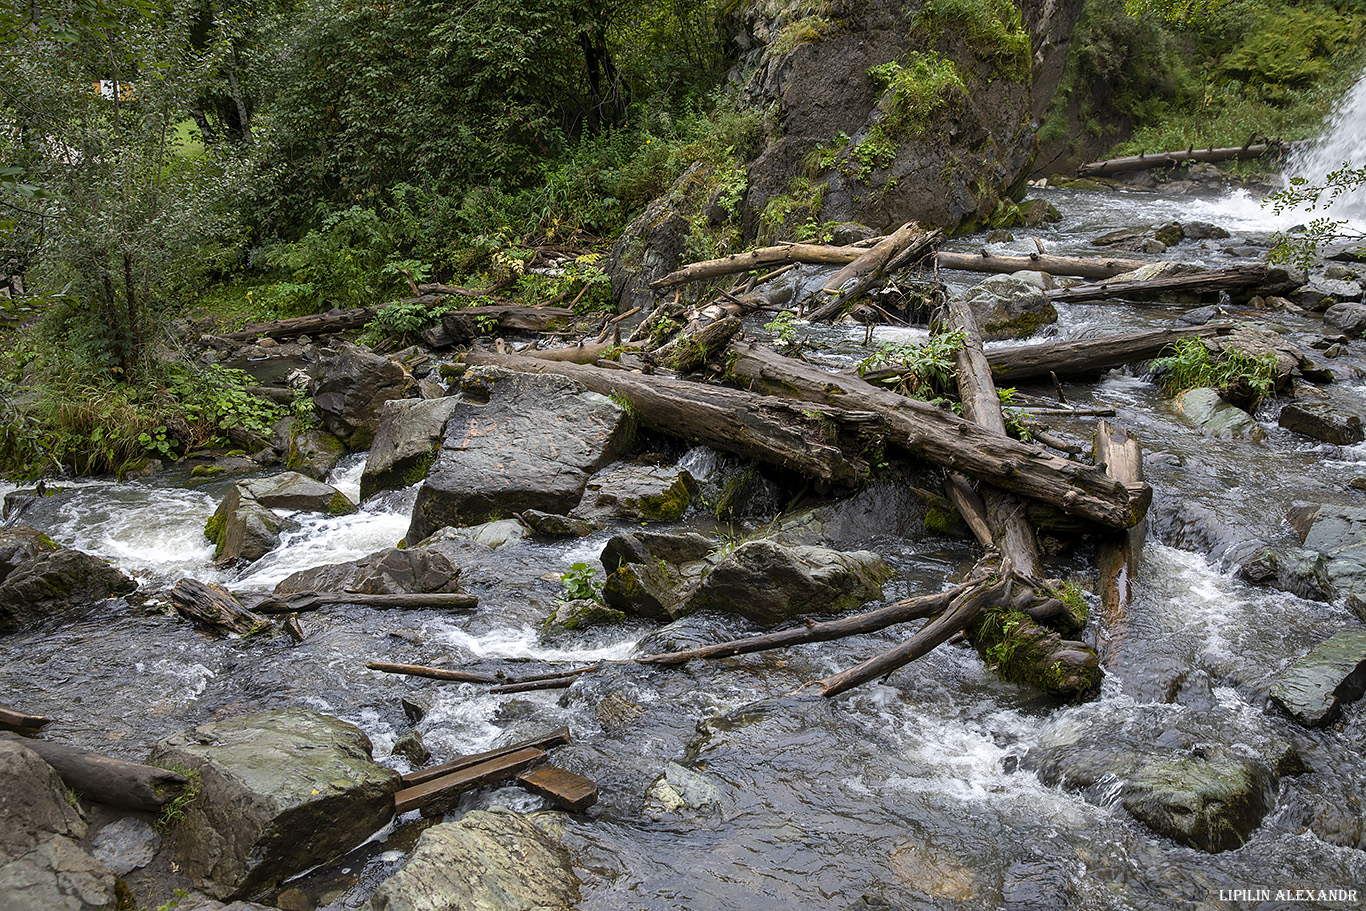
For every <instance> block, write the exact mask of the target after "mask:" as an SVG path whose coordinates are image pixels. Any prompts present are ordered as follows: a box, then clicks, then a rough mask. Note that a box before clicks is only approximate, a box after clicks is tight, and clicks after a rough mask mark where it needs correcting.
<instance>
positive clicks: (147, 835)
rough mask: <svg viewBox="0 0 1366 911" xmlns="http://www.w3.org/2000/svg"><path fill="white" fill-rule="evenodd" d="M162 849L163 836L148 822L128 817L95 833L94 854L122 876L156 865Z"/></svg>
mask: <svg viewBox="0 0 1366 911" xmlns="http://www.w3.org/2000/svg"><path fill="white" fill-rule="evenodd" d="M160 847H161V836H160V835H158V834H157V832H156V829H153V828H152V827H151V825H149V824H148V823H147V821H146V820H144V819H139V818H138V817H136V816H124V817H122V818H120V819H116V820H114V821H113V822H111V823H109V825H107V826H104V827H103V828H101V829H100V830H99V831H98V832H96V833H95V838H94V840H93V841H92V842H91V850H90V853H91V854H92V855H93V856H94V858H95V859H96V860H98V861H100V862H101V863H103V864H104V865H105V866H107V867H108V868H109V869H110V870H113V871H114V873H115V874H117V875H118V876H124V875H126V874H128V873H131V872H133V871H134V870H136V869H138V868H140V867H145V866H147V864H149V863H151V862H152V858H153V857H155V856H156V853H157V850H158V849H159V848H160Z"/></svg>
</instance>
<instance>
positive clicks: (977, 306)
mask: <svg viewBox="0 0 1366 911" xmlns="http://www.w3.org/2000/svg"><path fill="white" fill-rule="evenodd" d="M964 300H966V301H967V303H968V305H969V306H970V307H971V308H972V312H973V315H974V316H976V317H977V324H978V325H979V326H980V327H981V329H982V335H983V337H984V338H986V339H987V340H988V341H990V340H993V339H1006V338H1025V337H1026V336H1029V335H1032V334H1033V333H1034V332H1035V331H1037V330H1038V328H1039V327H1040V326H1046V325H1048V324H1050V323H1056V322H1057V321H1058V311H1057V309H1055V308H1054V306H1053V305H1052V304H1051V303H1049V301H1048V294H1047V292H1046V291H1045V289H1044V287H1043V278H1042V274H1041V273H1038V272H1016V273H1014V274H1013V275H992V276H988V277H987V278H985V279H983V280H982V281H980V282H978V283H977V284H976V285H974V286H973V287H971V288H969V289H968V290H967V292H966V293H965V295H964Z"/></svg>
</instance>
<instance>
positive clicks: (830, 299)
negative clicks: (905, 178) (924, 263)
mask: <svg viewBox="0 0 1366 911" xmlns="http://www.w3.org/2000/svg"><path fill="white" fill-rule="evenodd" d="M943 236H944V232H942V231H926V230H925V229H924V228H922V227H920V226H919V225H918V224H916V223H915V222H907V223H906V224H904V225H902V226H901V227H900V228H897V229H896V230H895V231H894V232H892V233H891V234H889V235H887V236H886V237H884V238H883V239H882V240H880V241H879V242H878V243H877V244H876V245H875V246H874V247H872V248H871V249H870V250H868V252H866V253H864V254H863V255H862V256H860V257H859V258H858V259H856V260H854V261H853V262H851V263H849V264H848V265H847V266H845V267H844V268H843V269H841V270H839V271H838V272H836V273H835V274H834V275H832V276H830V278H829V280H828V281H826V283H825V285H824V287H822V288H821V289H820V291H819V292H818V294H817V302H816V306H815V307H814V308H812V309H811V311H810V312H809V313H808V314H807V319H808V320H810V321H811V322H813V323H816V322H820V321H821V320H825V319H831V318H833V317H835V316H838V315H839V313H840V312H841V311H843V310H844V309H845V308H846V307H848V306H850V305H851V304H853V303H854V302H855V301H856V300H858V299H859V298H860V297H862V296H863V295H864V294H866V293H867V291H868V289H870V288H871V287H872V286H873V285H874V284H876V283H877V282H878V281H879V280H881V279H882V277H883V275H884V274H885V273H886V272H887V271H888V266H889V265H890V264H891V263H892V262H893V261H894V260H898V259H901V258H902V257H903V256H904V257H905V258H906V259H908V260H909V258H911V257H913V256H915V255H916V254H917V253H920V252H923V251H924V250H926V249H928V248H929V247H930V246H932V245H933V244H934V243H936V242H938V240H939V239H940V238H942V237H943ZM851 282H852V284H851ZM846 285H847V286H848V287H846Z"/></svg>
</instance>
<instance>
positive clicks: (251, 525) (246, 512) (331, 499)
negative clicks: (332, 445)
mask: <svg viewBox="0 0 1366 911" xmlns="http://www.w3.org/2000/svg"><path fill="white" fill-rule="evenodd" d="M276 509H283V510H287V511H296V510H298V511H305V512H317V513H322V514H324V515H332V516H340V515H348V514H350V513H353V512H355V511H356V504H354V503H352V502H351V501H350V500H349V499H347V497H346V495H345V494H343V493H342V492H341V491H339V490H337V489H336V488H335V487H332V486H331V485H328V484H324V483H322V482H321V481H317V480H314V479H313V478H310V477H308V476H306V475H303V474H300V473H299V472H296V471H287V472H284V473H282V474H278V475H273V476H271V477H268V478H253V479H250V480H245V481H238V482H237V483H236V484H234V485H233V486H232V489H231V490H229V491H228V493H227V495H226V496H224V497H223V500H222V502H220V503H219V504H218V509H216V510H214V514H213V515H212V516H210V517H209V519H208V521H206V522H205V523H204V535H205V536H206V537H207V538H208V539H209V540H210V541H212V542H213V543H214V559H215V560H218V561H219V562H221V563H225V564H227V563H251V562H253V561H255V560H259V559H261V558H262V557H264V556H265V555H266V554H268V553H270V552H271V551H272V550H274V549H275V546H276V545H277V544H279V543H280V533H281V532H282V531H285V530H286V529H288V528H290V527H291V526H292V525H293V524H294V523H293V522H292V521H291V520H290V519H288V518H287V517H285V516H281V515H280V514H279V513H277V512H275V510H276Z"/></svg>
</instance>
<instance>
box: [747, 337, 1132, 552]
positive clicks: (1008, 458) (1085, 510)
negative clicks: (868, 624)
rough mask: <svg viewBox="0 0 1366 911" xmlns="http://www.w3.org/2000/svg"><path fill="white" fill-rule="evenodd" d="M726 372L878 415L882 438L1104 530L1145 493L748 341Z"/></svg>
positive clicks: (777, 390)
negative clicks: (1136, 494) (1097, 525)
mask: <svg viewBox="0 0 1366 911" xmlns="http://www.w3.org/2000/svg"><path fill="white" fill-rule="evenodd" d="M731 350H732V357H731V361H730V376H731V378H732V379H733V380H734V381H735V382H736V383H738V384H740V385H742V386H745V387H747V388H749V389H752V390H754V391H756V392H771V393H774V394H778V395H786V396H790V397H792V398H796V399H801V400H803V401H814V402H824V403H828V404H832V405H835V406H836V407H838V408H841V409H846V410H849V411H854V410H857V411H859V412H862V413H865V414H867V413H871V414H874V415H876V416H877V417H878V418H879V419H880V420H881V421H882V427H883V432H884V433H885V434H886V439H887V441H888V442H891V443H894V444H895V445H897V446H900V447H901V448H903V449H905V450H907V451H908V452H911V453H912V454H914V455H917V456H919V457H921V458H924V459H928V460H930V461H932V462H935V463H936V464H939V465H942V466H944V467H945V468H948V469H950V470H952V471H958V472H961V473H962V474H965V475H967V476H969V477H972V478H976V479H977V480H979V481H985V482H986V483H988V484H993V485H995V486H997V487H1000V488H1001V489H1003V490H1008V491H1010V492H1012V493H1016V494H1019V495H1021V496H1023V497H1027V498H1030V499H1035V500H1040V501H1042V502H1045V503H1049V504H1051V505H1053V506H1056V507H1058V508H1059V509H1061V510H1063V511H1064V512H1066V513H1068V514H1069V515H1073V516H1077V517H1078V518H1083V519H1087V520H1088V521H1092V522H1097V523H1099V524H1101V525H1104V526H1106V527H1108V528H1117V529H1118V528H1128V527H1130V526H1131V525H1134V524H1135V523H1137V522H1138V521H1140V520H1141V519H1142V517H1143V515H1144V514H1145V513H1146V511H1147V507H1148V502H1149V501H1150V499H1151V495H1152V493H1151V490H1145V491H1143V492H1142V493H1140V494H1139V495H1138V496H1134V495H1133V494H1132V493H1131V492H1130V491H1129V490H1128V488H1126V487H1125V486H1124V485H1123V484H1120V483H1119V482H1118V481H1116V480H1115V479H1114V478H1112V477H1110V476H1109V475H1108V474H1106V473H1105V471H1104V470H1102V469H1100V468H1097V467H1095V466H1092V465H1084V464H1082V463H1080V462H1073V461H1069V460H1068V459H1064V458H1062V457H1060V456H1058V455H1055V454H1053V453H1051V452H1048V451H1047V450H1045V449H1043V448H1042V447H1040V446H1035V445H1031V444H1028V443H1022V442H1020V441H1018V440H1013V439H1011V438H1009V437H1003V436H998V435H996V434H993V433H989V432H987V431H985V430H983V429H982V428H980V427H978V426H977V425H975V424H973V423H972V422H970V421H965V420H963V419H962V418H960V417H958V416H957V415H955V414H953V413H952V412H950V411H946V410H944V409H941V408H937V407H935V406H934V405H931V404H929V403H928V402H920V401H916V400H914V399H908V398H906V397H905V396H901V395H897V394H896V393H894V392H889V391H887V390H884V389H878V388H877V387H875V386H872V385H869V384H868V383H865V382H864V381H862V380H860V379H857V378H855V377H850V376H846V375H841V374H834V373H829V372H827V371H824V370H821V369H819V368H817V367H812V366H811V365H809V364H805V363H802V362H801V361H797V360H793V359H791V358H785V357H783V356H781V355H779V354H776V353H774V352H772V351H769V350H767V349H763V348H759V347H756V346H753V345H732V346H731Z"/></svg>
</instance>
